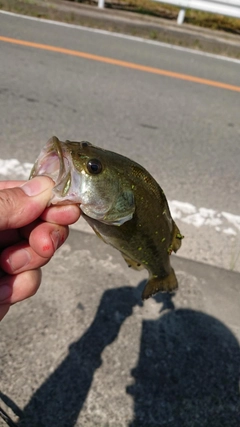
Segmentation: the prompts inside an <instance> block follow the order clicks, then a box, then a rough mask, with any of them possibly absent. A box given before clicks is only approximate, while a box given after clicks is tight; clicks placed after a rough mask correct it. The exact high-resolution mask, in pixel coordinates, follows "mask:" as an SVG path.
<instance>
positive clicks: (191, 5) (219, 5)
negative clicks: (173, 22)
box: [98, 0, 240, 24]
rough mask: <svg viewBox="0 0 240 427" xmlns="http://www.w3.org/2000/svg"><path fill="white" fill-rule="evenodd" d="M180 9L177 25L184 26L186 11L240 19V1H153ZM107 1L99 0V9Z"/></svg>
mask: <svg viewBox="0 0 240 427" xmlns="http://www.w3.org/2000/svg"><path fill="white" fill-rule="evenodd" d="M153 1H157V2H159V3H167V4H171V5H172V6H177V7H179V8H180V11H179V14H178V18H177V23H178V24H182V23H183V21H184V18H185V12H186V9H196V10H202V11H204V12H210V13H216V14H218V15H224V16H232V17H234V18H240V0H153ZM104 5H105V0H98V7H100V8H104Z"/></svg>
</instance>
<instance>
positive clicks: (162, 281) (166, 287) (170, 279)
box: [142, 268, 178, 300]
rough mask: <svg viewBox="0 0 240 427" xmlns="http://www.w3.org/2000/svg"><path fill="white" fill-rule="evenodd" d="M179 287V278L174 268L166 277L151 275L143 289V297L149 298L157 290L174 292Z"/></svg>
mask: <svg viewBox="0 0 240 427" xmlns="http://www.w3.org/2000/svg"><path fill="white" fill-rule="evenodd" d="M177 287H178V282H177V278H176V276H175V272H174V270H173V268H172V269H171V272H170V274H169V275H168V276H165V277H164V278H161V277H156V276H152V277H150V279H149V280H148V282H147V284H146V286H145V288H144V290H143V293H142V299H143V300H144V299H148V298H150V297H151V296H153V295H155V294H156V293H157V292H173V291H174V290H175V289H177Z"/></svg>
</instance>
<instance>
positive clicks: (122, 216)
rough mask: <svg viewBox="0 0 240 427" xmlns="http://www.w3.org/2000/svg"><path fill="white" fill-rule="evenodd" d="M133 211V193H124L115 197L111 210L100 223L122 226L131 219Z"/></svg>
mask: <svg viewBox="0 0 240 427" xmlns="http://www.w3.org/2000/svg"><path fill="white" fill-rule="evenodd" d="M134 211H135V203H134V195H133V192H132V191H124V192H123V193H121V194H120V195H119V196H118V197H117V199H116V200H115V202H114V203H113V204H112V208H111V209H110V210H109V211H108V212H107V214H106V215H105V217H104V218H103V219H101V220H100V221H101V222H103V223H105V224H111V225H116V226H120V225H122V224H124V222H126V221H129V220H130V219H132V217H133V214H134Z"/></svg>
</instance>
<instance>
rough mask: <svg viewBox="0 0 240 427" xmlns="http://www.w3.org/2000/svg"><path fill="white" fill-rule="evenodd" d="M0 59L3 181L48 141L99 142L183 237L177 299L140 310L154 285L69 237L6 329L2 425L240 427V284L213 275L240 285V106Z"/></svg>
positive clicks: (172, 67) (20, 55) (99, 69)
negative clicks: (151, 184) (167, 203)
mask: <svg viewBox="0 0 240 427" xmlns="http://www.w3.org/2000/svg"><path fill="white" fill-rule="evenodd" d="M0 29H1V34H0V36H4V37H9V38H15V39H19V40H27V41H29V42H35V43H41V44H45V45H51V46H58V47H63V48H66V49H72V50H75V51H80V52H85V53H90V54H91V55H99V56H101V57H107V58H114V59H118V60H123V61H126V62H129V63H136V64H142V65H144V66H148V67H154V68H157V69H160V70H168V71H173V72H175V73H178V74H179V73H180V74H184V75H191V76H195V77H200V78H203V79H208V80H211V81H215V82H223V83H225V84H230V85H232V86H237V87H239V86H240V74H239V64H238V63H237V62H228V61H223V60H219V59H214V58H210V57H205V56H199V55H195V54H191V53H189V52H184V51H182V52H180V51H178V50H175V49H167V48H163V47H161V46H157V45H154V44H153V45H151V44H147V43H146V44H145V43H140V42H136V41H134V40H126V39H121V38H116V37H113V36H110V35H101V34H98V33H96V32H91V31H83V30H75V29H71V28H67V27H60V26H52V25H50V24H44V23H40V22H36V21H31V20H24V19H22V18H21V19H19V18H16V17H7V16H4V17H3V16H2V15H0ZM0 46H1V49H0V76H1V90H0V96H1V103H0V127H1V130H2V132H1V137H0V138H1V139H0V146H1V156H0V157H1V159H2V161H1V162H0V171H1V176H2V178H5V179H6V178H11V177H12V178H14V177H24V176H27V173H28V169H29V163H32V162H33V161H34V159H35V157H36V156H37V154H38V152H39V150H40V148H41V146H42V145H43V144H44V143H45V142H46V140H47V139H48V137H50V136H51V135H53V134H56V135H57V136H58V137H59V138H61V139H66V138H68V139H73V140H74V139H75V140H81V139H88V140H90V141H91V142H93V143H95V144H97V145H101V146H103V147H105V148H110V149H113V150H116V151H118V152H120V153H122V154H125V155H128V156H129V157H132V158H134V159H135V160H136V161H138V162H140V163H141V164H143V165H144V166H145V167H146V168H147V169H149V171H150V172H151V173H152V174H153V175H154V176H155V177H156V179H157V180H158V181H159V182H160V183H161V185H162V187H163V188H164V190H165V192H166V194H167V196H168V198H169V199H170V200H171V202H172V203H171V207H172V210H173V214H174V216H175V217H176V218H178V220H177V222H178V224H179V226H180V228H181V231H182V232H183V233H184V234H185V235H186V239H185V241H184V246H183V249H181V252H179V256H178V257H176V258H174V265H175V268H176V272H177V275H178V278H179V282H180V289H179V291H178V292H177V294H176V295H174V296H172V297H171V298H170V297H167V296H158V297H157V298H154V299H150V300H149V301H147V302H145V303H144V306H142V305H141V300H140V294H141V288H142V286H143V280H144V279H145V278H146V274H145V273H144V272H142V273H137V272H132V271H129V269H127V267H126V266H125V264H124V262H123V261H122V260H121V257H120V255H119V254H118V253H116V252H115V251H113V250H112V249H111V248H110V247H107V246H104V245H103V244H102V242H100V241H99V240H98V239H97V238H96V237H95V236H93V235H91V234H90V233H88V232H86V231H87V229H86V228H85V226H84V227H83V229H84V232H82V231H81V232H79V231H76V230H75V231H72V235H71V237H70V239H69V241H68V243H67V244H66V245H65V246H64V247H63V248H62V249H61V250H60V251H59V253H58V254H57V255H56V256H55V257H54V259H53V260H52V262H51V263H50V264H49V265H48V266H47V267H46V268H45V269H44V280H43V286H42V288H41V290H40V291H39V293H38V295H37V296H36V297H35V298H33V299H32V300H30V301H26V302H24V303H22V304H19V305H17V306H16V307H14V308H12V310H11V312H10V314H9V315H8V316H7V317H6V319H5V320H4V321H3V323H2V325H1V342H0V352H1V353H0V354H1V367H0V369H1V372H0V378H1V388H0V390H1V394H0V397H2V400H3V401H4V402H5V404H4V408H5V410H6V411H7V412H8V414H9V415H11V417H12V418H14V419H15V420H16V419H17V418H16V416H14V415H13V413H12V412H11V410H10V408H12V409H13V410H14V411H15V412H16V409H17V408H16V407H15V406H14V405H17V406H18V407H19V411H17V415H19V416H20V420H21V422H20V421H19V423H18V425H19V426H24V427H40V426H41V427H43V426H44V427H48V426H49V427H50V426H51V427H54V426H56V427H65V426H66V427H73V426H74V425H76V426H82V425H87V426H96V425H101V426H103V425H105V426H114V427H116V426H131V427H133V426H136V425H138V426H143V425H145V426H149V427H150V426H151V427H152V426H160V425H162V426H166V425H167V426H169V427H178V426H184V427H185V426H186V427H188V426H189V427H190V426H191V427H192V426H194V427H195V426H196V427H197V426H201V427H202V426H204V427H211V426H213V427H224V426H226V427H229V426H231V427H238V426H239V414H240V408H239V383H238V381H239V361H240V360H239V359H240V351H239V344H238V340H239V338H240V329H239V324H240V310H239V305H240V304H239V293H240V285H239V274H238V273H234V272H230V271H227V270H222V269H220V268H214V267H211V266H210V264H213V265H216V266H224V267H226V268H228V269H229V268H230V267H234V268H235V269H236V270H238V271H239V270H240V266H239V252H238V251H239V233H240V225H239V224H240V223H239V211H240V210H239V207H240V198H239V181H240V170H239V144H238V141H239V133H240V128H239V96H240V94H239V92H237V91H236V90H227V89H221V88H220V87H214V86H212V84H209V85H206V84H199V83H194V82H190V81H188V80H182V79H179V78H171V77H169V76H163V75H159V74H154V73H152V72H146V71H140V70H133V69H130V68H128V67H124V68H123V67H120V66H118V65H110V64H109V63H107V62H106V63H103V62H101V61H95V60H92V59H85V58H83V57H76V56H73V55H66V54H63V53H57V52H53V51H46V50H44V49H41V50H40V49H34V48H33V47H29V46H25V47H24V46H21V45H16V44H15V43H8V42H3V41H0ZM13 158H15V159H16V161H13V160H12V159H13ZM174 201H175V202H174ZM203 207H204V208H205V209H201V208H203ZM210 209H211V210H210ZM224 213H225V216H224ZM80 224H81V223H80ZM78 227H79V228H81V227H82V226H81V225H78ZM181 255H182V257H184V258H181ZM188 259H192V260H193V261H188ZM196 261H203V262H205V263H206V264H200V263H198V262H196ZM207 264H209V265H207ZM174 308H175V310H174ZM9 399H10V400H9ZM11 400H12V401H11ZM1 405H3V404H2V403H1ZM0 425H1V421H0ZM3 426H4V424H3ZM1 427H2V425H1Z"/></svg>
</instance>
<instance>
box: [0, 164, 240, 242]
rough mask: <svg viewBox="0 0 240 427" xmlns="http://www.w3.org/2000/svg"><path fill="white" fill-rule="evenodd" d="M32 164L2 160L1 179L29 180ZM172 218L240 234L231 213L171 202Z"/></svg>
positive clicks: (238, 218) (239, 220)
mask: <svg viewBox="0 0 240 427" xmlns="http://www.w3.org/2000/svg"><path fill="white" fill-rule="evenodd" d="M32 166H33V165H32V163H21V162H19V160H17V159H7V160H3V159H0V179H1V178H2V179H6V178H7V179H11V180H16V179H28V177H29V175H30V172H31V169H32ZM169 207H170V210H171V213H172V217H173V218H174V219H175V220H180V221H182V222H184V223H185V224H188V225H192V226H194V227H197V228H200V227H202V226H207V227H211V228H212V229H214V230H215V231H216V232H217V233H224V234H227V235H229V236H232V237H233V236H237V235H239V233H240V216H238V215H234V214H231V213H229V212H224V211H223V212H219V211H216V210H214V209H208V208H204V207H200V208H197V207H196V206H194V205H192V204H191V203H186V202H181V201H178V200H171V201H169Z"/></svg>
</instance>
